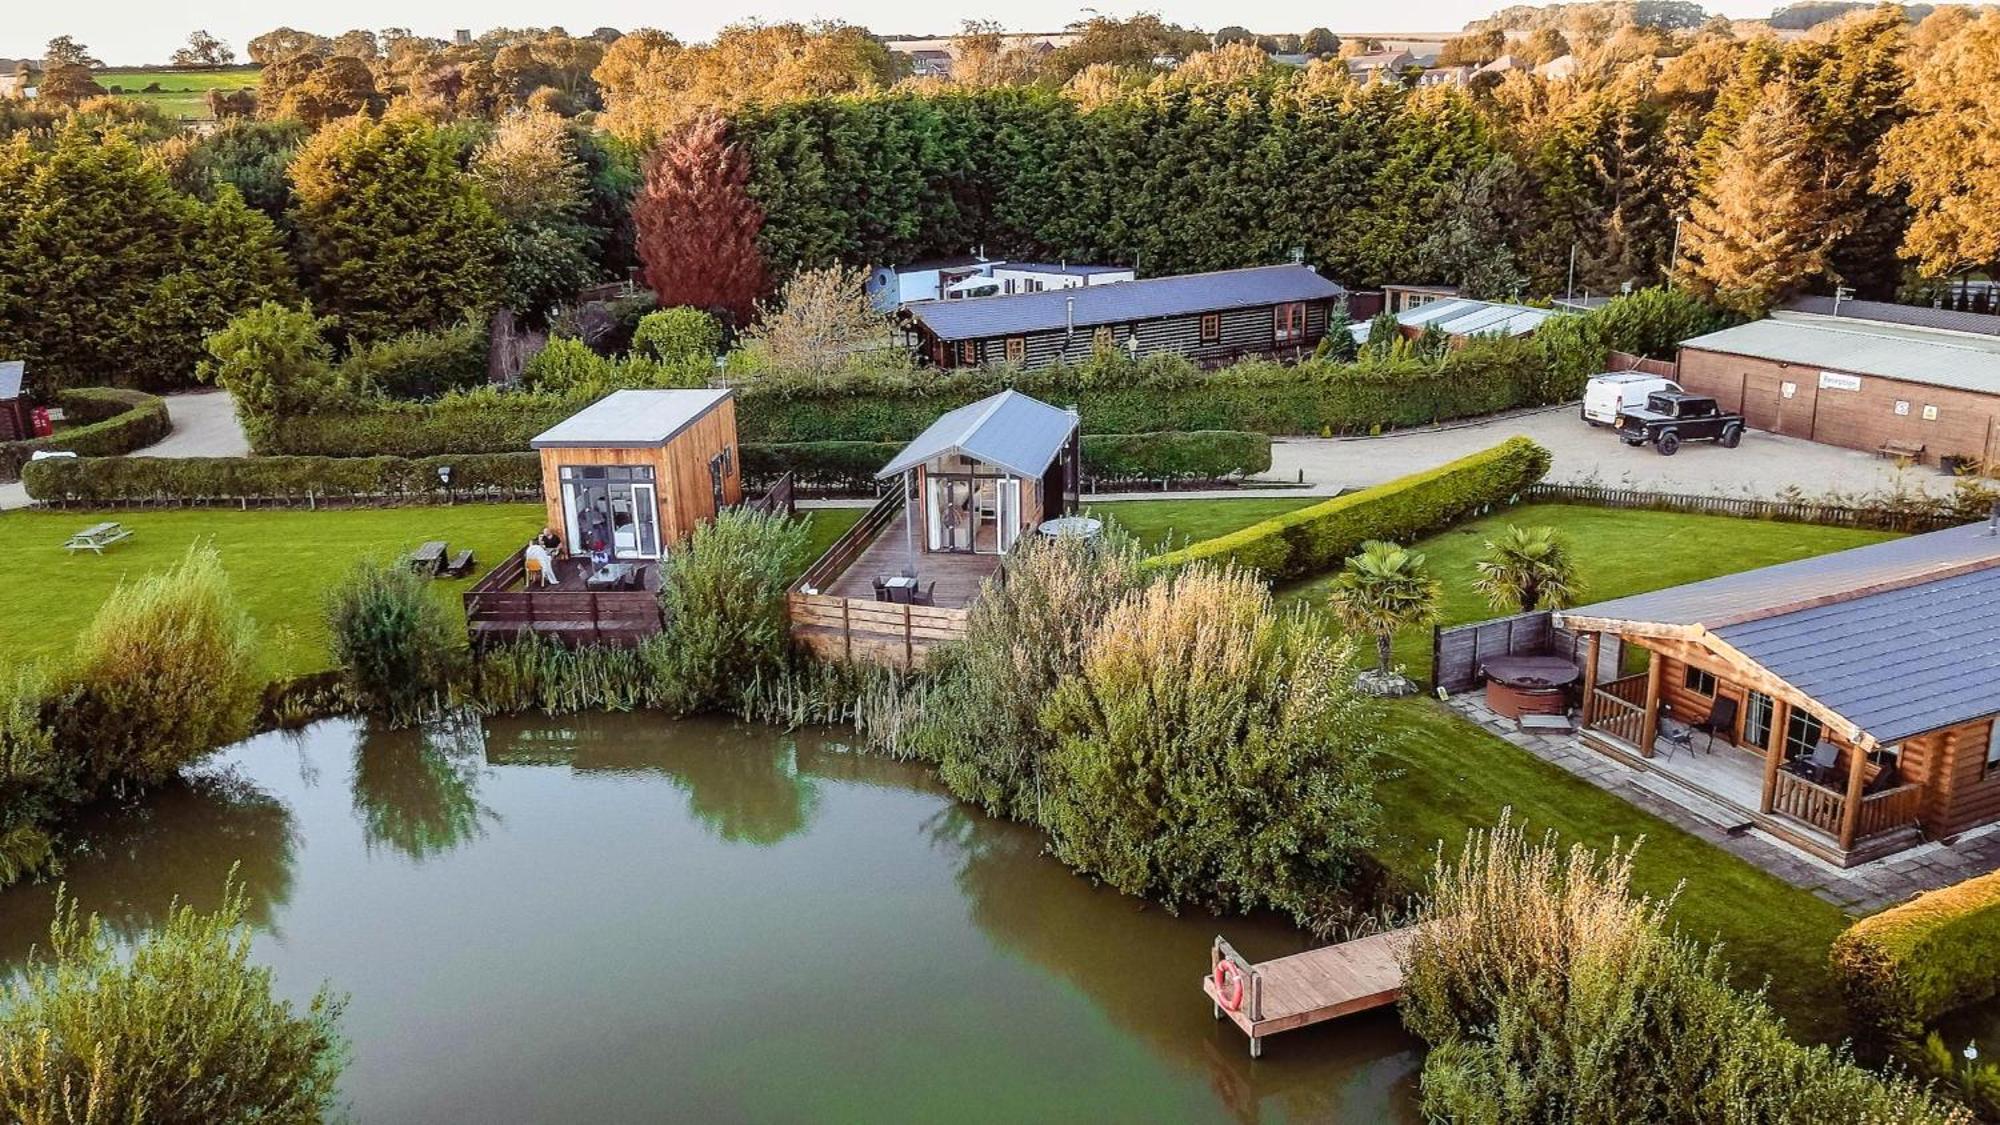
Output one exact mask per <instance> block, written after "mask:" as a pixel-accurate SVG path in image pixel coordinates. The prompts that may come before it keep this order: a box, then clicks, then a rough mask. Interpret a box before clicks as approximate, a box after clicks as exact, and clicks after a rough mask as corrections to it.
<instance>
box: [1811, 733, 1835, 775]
mask: <svg viewBox="0 0 2000 1125" xmlns="http://www.w3.org/2000/svg"><path fill="white" fill-rule="evenodd" d="M1838 764H1840V747H1838V746H1835V745H1834V744H1833V743H1831V742H1828V741H1826V740H1825V739H1821V740H1820V743H1819V745H1817V746H1815V747H1813V752H1812V760H1811V762H1810V763H1808V766H1807V769H1808V771H1809V772H1808V774H1807V776H1809V777H1811V778H1812V779H1813V781H1814V783H1815V784H1819V785H1825V784H1826V782H1827V779H1828V778H1830V777H1832V776H1833V767H1834V766H1836V765H1838Z"/></svg>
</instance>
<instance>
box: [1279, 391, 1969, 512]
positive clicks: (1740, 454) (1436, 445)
mask: <svg viewBox="0 0 2000 1125" xmlns="http://www.w3.org/2000/svg"><path fill="white" fill-rule="evenodd" d="M1515 434H1526V435H1527V436H1529V437H1531V438H1533V439H1535V441H1537V442H1539V443H1541V444H1542V445H1543V446H1546V447H1547V448H1548V450H1549V451H1550V452H1551V453H1553V454H1555V464H1554V466H1553V467H1552V468H1551V469H1550V471H1549V480H1550V481H1551V482H1552V483H1557V484H1595V485H1599V486H1601V487H1604V488H1640V489H1646V490H1649V491H1653V492H1684V493H1694V494H1698V495H1714V494H1722V495H1728V496H1741V497H1756V498H1760V499H1779V498H1782V497H1783V495H1784V493H1785V491H1786V490H1787V489H1788V488H1789V489H1797V490H1798V491H1800V492H1803V493H1806V494H1808V495H1812V496H1819V495H1823V494H1825V493H1828V492H1839V493H1844V494H1855V493H1866V492H1880V491H1883V490H1886V489H1891V488H1895V487H1897V486H1898V485H1900V486H1901V487H1903V488H1906V489H1909V490H1912V491H1916V490H1927V491H1932V492H1938V493H1943V492H1947V491H1949V490H1950V488H1951V478H1950V477H1947V476H1945V475H1944V474H1943V473H1940V472H1938V471H1937V470H1936V469H1929V468H1922V467H1913V468H1909V469H1899V468H1898V467H1897V465H1896V463H1895V462H1894V461H1889V460H1885V459H1883V458H1881V457H1877V456H1874V455H1873V454H1869V453H1862V452H1860V451H1858V450H1852V449H1839V448H1836V447H1834V446H1830V445H1820V444H1818V443H1816V442H1810V441H1801V440H1799V439H1797V438H1789V437H1780V436H1778V435H1777V434H1769V433H1764V432H1762V431H1760V430H1753V431H1751V432H1750V433H1748V434H1746V435H1744V438H1743V444H1742V445H1740V446H1737V447H1736V448H1735V449H1724V448H1722V447H1721V446H1719V445H1716V444H1714V443H1712V442H1691V443H1689V444H1688V445H1684V446H1682V447H1681V451H1680V452H1679V453H1677V454H1675V455H1674V456H1672V457H1662V456H1660V455H1659V454H1658V453H1655V452H1653V451H1652V450H1651V449H1650V448H1647V449H1632V448H1629V447H1627V446H1626V445H1625V444H1624V443H1622V442H1620V441H1619V440H1618V438H1617V437H1616V436H1615V435H1613V433H1612V432H1611V431H1610V430H1608V429H1598V428H1594V427H1591V426H1588V425H1585V424H1584V422H1583V420H1582V419H1581V418H1579V417H1578V416H1577V408H1576V406H1575V405H1574V404H1572V405H1568V406H1557V407H1551V408H1549V409H1546V410H1538V411H1527V412H1522V413H1517V414H1510V415H1505V416H1502V417H1499V418H1490V419H1486V420H1483V421H1479V422H1472V423H1467V424H1464V425H1454V426H1446V427H1440V428H1437V429H1428V430H1407V431H1403V432H1400V433H1394V434H1386V435H1384V436H1382V437H1373V438H1370V437H1362V438H1345V439H1343V438H1280V439H1278V440H1277V441H1275V442H1274V443H1273V444H1272V446H1271V472H1270V474H1269V475H1270V476H1272V477H1274V478H1276V479H1278V480H1284V481H1293V480H1297V479H1298V476H1299V473H1300V472H1301V471H1303V472H1304V473H1305V479H1306V481H1307V482H1308V483H1309V484H1310V485H1311V486H1312V489H1313V491H1315V492H1328V493H1331V492H1338V491H1339V490H1341V489H1343V488H1365V487H1367V486H1369V485H1374V484H1380V483H1382V482H1383V481H1385V480H1389V479H1392V478H1394V477H1399V476H1402V475H1404V474H1405V473H1413V472H1416V471H1418V470H1420V469H1426V468H1429V467H1431V466H1433V465H1441V464H1443V463H1444V462H1446V461H1450V460H1453V459H1454V458H1458V457H1463V456H1465V455H1466V454H1468V453H1476V452H1478V451H1479V450H1481V449H1485V448H1487V447H1488V446H1491V445H1493V444H1495V443H1497V442H1500V441H1502V440H1504V439H1506V438H1509V437H1512V436H1513V435H1515Z"/></svg>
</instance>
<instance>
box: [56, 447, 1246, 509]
mask: <svg viewBox="0 0 2000 1125" xmlns="http://www.w3.org/2000/svg"><path fill="white" fill-rule="evenodd" d="M901 448H902V446H901V445H900V444H899V443H896V442H869V441H829V442H801V443H794V444H784V445H771V444H764V443H745V444H744V445H743V446H742V455H743V473H744V476H745V477H746V479H747V480H748V481H749V482H751V483H753V484H760V485H768V484H769V482H771V481H775V480H776V479H777V478H778V477H779V476H780V475H782V474H784V473H787V472H791V473H796V474H797V475H798V478H799V482H800V483H801V484H803V485H806V486H808V487H811V488H818V489H826V490H836V489H840V490H852V491H857V492H867V491H872V490H873V488H874V486H875V470H877V469H879V468H881V467H882V466H883V464H885V463H886V462H887V461H888V460H889V459H890V458H891V457H893V456H895V454H896V453H897V451H898V450H900V449H901ZM1083 456H1084V471H1085V472H1086V473H1089V474H1091V475H1093V476H1099V477H1106V478H1112V479H1119V480H1130V479H1152V480H1157V479H1160V478H1162V477H1165V478H1169V479H1176V480H1184V479H1196V478H1198V479H1204V480H1214V479H1220V478H1223V477H1227V476H1231V475H1239V474H1241V475H1247V474H1250V473H1256V472H1262V471H1264V470H1265V469H1268V468H1270V465H1271V439H1269V438H1267V437H1265V436H1264V435H1262V434H1244V433H1214V432H1209V433H1192V434H1106V435H1090V436H1086V437H1085V438H1084V440H1083ZM443 466H448V467H450V469H451V486H450V488H449V489H448V490H447V488H446V487H445V485H444V484H443V482H442V481H441V480H440V479H439V477H438V469H439V468H440V467H443ZM23 475H24V482H25V484H26V485H27V489H28V495H29V496H31V497H33V498H34V499H36V500H42V501H65V502H70V503H83V504H109V503H120V502H131V501H153V500H213V499H220V498H228V499H232V500H233V499H239V498H240V499H274V500H275V499H304V498H305V497H306V496H308V495H311V496H314V497H317V498H320V499H328V500H334V499H346V498H354V497H371V496H393V497H398V498H402V499H415V500H424V499H431V500H443V499H445V498H446V496H447V494H449V495H453V496H459V497H465V496H468V495H473V494H478V493H482V492H508V493H518V492H533V491H535V490H537V489H539V488H540V487H541V484H542V477H541V460H540V455H539V454H536V453H471V454H445V455H440V456H435V457H417V458H404V457H308V456H296V457H293V456H278V457H187V458H160V457H134V458H123V457H64V458H55V459H51V460H45V461H37V462H34V463H33V464H30V465H29V466H27V469H26V472H25V473H24V474H23Z"/></svg>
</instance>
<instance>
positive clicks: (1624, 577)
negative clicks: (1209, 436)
mask: <svg viewBox="0 0 2000 1125" xmlns="http://www.w3.org/2000/svg"><path fill="white" fill-rule="evenodd" d="M1508 524H1522V525H1527V526H1532V525H1536V524H1548V525H1551V526H1553V527H1557V528H1560V529H1562V530H1563V531H1564V532H1565V533H1567V534H1568V535H1569V538H1570V542H1571V544H1572V546H1573V548H1574V551H1575V554H1576V557H1577V560H1578V564H1579V570H1580V571H1581V572H1582V577H1583V593H1582V596H1583V600H1584V601H1585V602H1595V601H1604V600H1606V599H1609V598H1622V597H1625V596H1626V595H1628V594H1640V593H1644V592H1646V591H1648V590H1658V589H1662V588H1665V587H1667V586H1678V585H1680V584H1682V583H1684V582H1695V581H1699V580H1701V579H1703V578H1714V577H1716V576H1717V575H1722V574H1733V573H1735V572H1737V571H1740V570H1754V569H1756V568H1757V567H1760V566H1770V565H1772V564H1774V563H1781V562H1789V561H1791V560H1793V559H1803V558H1811V557H1812V556H1814V555H1823V554H1826V553H1828V552H1830V551H1844V550H1846V549H1848V548H1849V547H1861V546H1866V545H1867V544H1869V543H1879V542H1881V541H1882V540H1884V539H1892V538H1895V536H1894V534H1893V533H1890V532H1885V531H1856V530H1853V529H1850V528H1839V527H1817V526H1813V525H1811V524H1799V523H1775V522H1768V521H1763V520H1744V519H1733V518H1731V517H1728V516H1701V515H1687V514H1683V513H1680V512H1640V511H1620V510H1617V509H1614V508H1593V507H1586V506H1583V505H1574V504H1529V505H1524V506H1522V507H1519V508H1512V509H1509V510H1507V511H1505V512H1500V513H1498V514H1495V515H1491V516H1487V517H1485V518H1484V519H1477V520H1472V521H1470V522H1468V523H1463V524H1460V525H1459V526H1457V527H1454V528H1452V529H1451V530H1449V531H1445V532H1443V533H1441V534H1438V535H1433V536H1431V537H1430V538H1428V539H1425V540H1422V541H1421V542H1419V543H1418V544H1417V548H1418V549H1419V550H1421V551H1422V552H1423V553H1424V555H1425V557H1426V558H1427V559H1428V560H1429V563H1430V568H1431V573H1433V574H1435V575H1436V576H1437V578H1438V580H1439V581H1440V582H1441V583H1442V584H1443V585H1444V600H1443V604H1442V606H1441V610H1440V617H1441V619H1442V623H1443V624H1445V625H1462V624H1464V623H1466V622H1469V621H1483V620H1485V619H1487V618H1490V617H1500V616H1504V614H1503V612H1502V611H1500V610H1496V609H1494V608H1493V607H1492V606H1490V605H1488V604H1487V603H1486V599H1484V598H1483V597H1481V596H1480V595H1478V594H1477V593H1475V592H1473V589H1472V579H1473V577H1474V574H1475V571H1474V570H1473V564H1474V563H1476V562H1477V561H1478V560H1479V558H1480V556H1481V554H1482V553H1483V551H1484V546H1485V543H1486V541H1487V540H1488V539H1490V538H1492V537H1493V536H1494V535H1495V534H1497V533H1498V532H1500V531H1501V530H1502V529H1504V528H1505V527H1506V526H1507V525H1508ZM1331 580H1332V579H1331V576H1321V577H1319V578H1314V579H1310V580H1307V581H1304V582H1298V583H1294V584H1292V585H1290V586H1287V587H1285V588H1284V589H1283V590H1281V591H1279V593H1280V596H1281V598H1284V599H1288V600H1303V601H1306V602H1309V603H1311V604H1312V605H1315V606H1318V605H1323V604H1325V601H1326V590H1327V586H1328V584H1329V583H1330V582H1331ZM1396 659H1397V661H1398V662H1399V663H1401V664H1402V665H1403V667H1404V670H1405V672H1406V673H1407V674H1408V675H1409V676H1410V677H1411V678H1412V679H1416V680H1422V679H1424V678H1426V677H1427V676H1429V675H1430V664H1431V631H1430V629H1428V628H1424V629H1411V630H1407V631H1405V632H1404V633H1403V634H1401V635H1399V636H1398V637H1397V638H1396Z"/></svg>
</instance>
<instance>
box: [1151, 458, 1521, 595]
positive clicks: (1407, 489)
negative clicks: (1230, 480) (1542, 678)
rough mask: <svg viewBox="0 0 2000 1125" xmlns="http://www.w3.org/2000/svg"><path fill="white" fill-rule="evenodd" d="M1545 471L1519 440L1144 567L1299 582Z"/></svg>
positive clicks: (1514, 489) (1487, 501)
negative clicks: (1224, 569)
mask: <svg viewBox="0 0 2000 1125" xmlns="http://www.w3.org/2000/svg"><path fill="white" fill-rule="evenodd" d="M1548 469H1549V452H1548V450H1546V449H1543V448H1542V447H1541V446H1539V445H1536V444H1535V443H1534V442H1532V441H1530V440H1528V439H1527V438H1525V437H1513V438H1508V439H1507V440H1506V441H1504V442H1501V443H1500V444H1499V445H1496V446H1494V447H1493V448H1491V449H1488V450H1485V451H1483V452H1480V453H1474V454H1471V455H1470V456H1466V457H1461V458H1459V459H1458V460H1456V461H1452V462H1449V463H1447V464H1444V465H1440V466H1438V467H1436V468H1434V469H1427V470H1425V471H1423V472H1420V473H1412V474H1410V475H1409V476H1406V477H1398V478H1397V479H1395V480H1392V481H1390V482H1388V483H1387V484H1381V485H1377V486H1376V487H1374V488H1368V489H1363V490H1361V491H1360V492H1352V493H1349V494H1347V495H1345V496H1337V497H1335V498H1333V499H1331V500H1328V501H1326V502H1324V503H1321V504H1314V505H1312V506H1311V507H1306V508H1300V509H1298V510H1297V511H1293V512H1288V513H1286V514H1284V515H1281V516H1276V517H1274V518H1272V519H1268V520H1265V521H1263V522H1262V523H1255V524H1251V525H1250V526H1249V527H1246V528H1243V529H1242V530H1240V531H1236V532H1232V533H1230V534H1228V535H1223V536H1218V537H1216V538H1214V539H1208V540H1204V541H1203V542H1200V543H1192V544H1189V545H1188V546H1186V547H1183V548H1181V549H1180V550H1178V551H1172V552H1169V553H1167V554H1164V555H1159V556H1156V557H1155V558H1153V559H1152V560H1151V561H1150V563H1149V565H1152V566H1159V567H1172V566H1180V565H1184V564H1187V563H1190V562H1196V561H1203V560H1206V561H1211V562H1223V561H1227V562H1230V563H1233V564H1235V565H1238V566H1243V567H1247V568H1249V569H1252V570H1255V571H1257V572H1258V573H1260V574H1262V575H1263V576H1264V577H1266V578H1268V579H1272V580H1279V579H1289V578H1300V577H1304V576H1305V575H1308V574H1316V573H1319V572H1320V571H1324V570H1327V569H1329V568H1330V567H1333V566H1335V565H1338V564H1339V563H1340V562H1341V560H1343V559H1345V558H1347V557H1348V556H1350V555H1352V554H1354V553H1355V552H1356V551H1358V550H1360V548H1361V544H1362V543H1363V542H1364V541H1366V540H1369V539H1393V540H1400V541H1403V542H1409V541H1412V540H1416V539H1419V538H1422V537H1423V536H1424V535H1425V534H1427V533H1429V532H1432V531H1435V530H1437V529H1439V528H1441V527H1444V526H1447V525H1449V524H1451V523H1454V522H1456V521H1458V520H1460V519H1462V518H1464V517H1465V516H1467V515H1470V514H1472V513H1474V512H1477V511H1479V510H1480V509H1482V508H1485V507H1488V506H1490V505H1493V504H1497V503H1501V502H1503V501H1505V500H1506V499H1507V498H1508V497H1510V496H1512V495H1514V494H1515V493H1518V492H1520V491H1521V490H1522V489H1524V488H1526V487H1528V486H1529V485H1531V484H1533V483H1535V482H1536V481H1538V480H1540V479H1542V476H1543V475H1544V474H1545V473H1547V472H1548Z"/></svg>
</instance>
